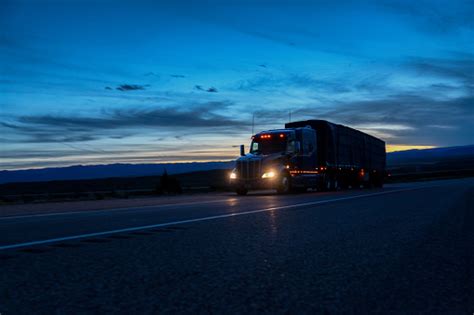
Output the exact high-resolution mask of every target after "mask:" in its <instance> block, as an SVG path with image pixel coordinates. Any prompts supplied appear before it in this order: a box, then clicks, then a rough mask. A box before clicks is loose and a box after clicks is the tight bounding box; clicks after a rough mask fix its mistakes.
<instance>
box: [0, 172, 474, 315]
mask: <svg viewBox="0 0 474 315" xmlns="http://www.w3.org/2000/svg"><path fill="white" fill-rule="evenodd" d="M365 194H370V196H369V195H365ZM355 196H358V197H357V198H350V199H349V198H347V199H344V198H345V197H355ZM359 196H360V197H359ZM216 198H217V197H216ZM219 198H221V199H222V202H221V201H216V202H214V203H212V202H210V203H206V204H199V201H196V202H197V203H196V204H192V203H191V204H188V205H181V206H166V207H161V208H158V207H157V208H153V207H151V208H146V209H128V210H123V211H109V210H105V211H103V212H89V213H87V214H80V213H79V214H71V215H58V216H38V217H23V218H22V217H20V218H16V219H15V218H10V219H5V220H0V248H1V246H3V247H4V248H5V246H10V245H12V244H24V243H26V242H35V241H38V240H48V239H49V240H54V239H58V238H61V237H65V236H74V235H76V236H77V235H81V233H89V234H90V233H97V232H100V231H113V230H118V229H123V228H130V227H133V226H142V225H146V224H148V225H150V224H162V223H165V225H163V226H157V227H156V228H152V229H148V230H134V231H128V232H121V233H119V232H117V233H111V234H105V235H101V236H96V237H85V238H78V239H71V240H66V241H52V242H50V243H45V244H36V245H35V244H33V245H29V246H19V247H17V248H13V249H2V250H0V313H1V314H2V315H7V314H18V313H43V314H55V313H57V314H74V313H103V312H107V313H160V314H161V313H215V314H219V313H232V314H233V313H272V314H273V313H290V314H295V313H296V314H302V313H303V314H304V313H311V314H313V313H329V314H332V313H427V314H428V313H429V314H472V313H473V312H474V180H473V179H464V180H452V181H442V182H429V183H423V184H407V185H401V186H399V187H388V188H386V189H384V190H382V191H380V190H374V191H362V190H361V191H355V192H338V193H331V194H314V193H309V194H302V195H292V196H267V195H255V196H248V197H244V198H235V197H234V196H222V195H221V196H219ZM324 200H325V201H327V202H325V203H314V204H311V205H306V206H294V207H293V206H292V205H295V204H299V203H311V202H318V201H324ZM270 207H276V208H274V209H272V208H270ZM256 209H262V210H265V211H261V212H254V213H248V214H244V215H238V216H227V215H228V214H232V213H242V212H245V211H251V210H256ZM216 215H218V216H221V217H217V218H215V219H208V220H203V221H195V222H188V223H181V224H170V225H166V223H167V222H175V221H183V220H186V219H189V218H191V219H199V218H208V217H210V216H216Z"/></svg>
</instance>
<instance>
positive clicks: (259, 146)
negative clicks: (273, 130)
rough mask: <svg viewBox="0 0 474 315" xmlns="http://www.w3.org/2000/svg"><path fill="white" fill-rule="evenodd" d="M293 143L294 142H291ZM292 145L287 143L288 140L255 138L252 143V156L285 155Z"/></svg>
mask: <svg viewBox="0 0 474 315" xmlns="http://www.w3.org/2000/svg"><path fill="white" fill-rule="evenodd" d="M290 142H293V141H290ZM290 147H291V146H290V145H289V143H288V141H287V138H286V137H284V138H280V137H278V138H277V137H274V138H266V139H262V138H255V139H254V140H253V141H252V145H251V147H250V153H252V154H263V155H267V154H272V153H278V152H281V153H285V152H287V151H288V149H290Z"/></svg>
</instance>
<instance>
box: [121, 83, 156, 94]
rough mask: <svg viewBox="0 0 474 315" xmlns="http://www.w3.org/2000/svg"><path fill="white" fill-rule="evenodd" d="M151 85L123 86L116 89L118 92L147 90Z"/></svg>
mask: <svg viewBox="0 0 474 315" xmlns="http://www.w3.org/2000/svg"><path fill="white" fill-rule="evenodd" d="M149 86H150V85H148V84H145V85H139V84H121V85H119V86H117V87H116V89H117V90H119V91H123V92H125V91H135V90H145V89H146V88H147V87H149Z"/></svg>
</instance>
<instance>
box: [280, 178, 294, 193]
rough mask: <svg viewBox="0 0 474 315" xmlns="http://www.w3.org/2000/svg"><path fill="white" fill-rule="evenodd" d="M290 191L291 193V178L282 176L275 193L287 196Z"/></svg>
mask: <svg viewBox="0 0 474 315" xmlns="http://www.w3.org/2000/svg"><path fill="white" fill-rule="evenodd" d="M290 191H291V178H290V176H288V175H284V176H283V177H282V178H281V180H280V184H279V186H278V188H277V193H279V194H287V193H289V192H290Z"/></svg>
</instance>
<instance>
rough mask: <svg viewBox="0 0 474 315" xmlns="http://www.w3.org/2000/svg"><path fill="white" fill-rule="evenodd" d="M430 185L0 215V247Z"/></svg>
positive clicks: (197, 198)
mask: <svg viewBox="0 0 474 315" xmlns="http://www.w3.org/2000/svg"><path fill="white" fill-rule="evenodd" d="M442 184H446V182H444V183H442ZM433 185H434V186H436V185H440V183H435V184H432V183H421V184H420V183H418V184H409V185H406V184H405V185H400V184H399V185H388V187H386V188H385V189H372V190H362V189H357V190H352V191H341V192H326V193H318V192H309V193H304V194H297V195H286V196H279V195H276V194H275V193H273V192H254V193H253V194H252V195H251V196H247V197H238V196H235V195H234V194H233V193H228V194H216V196H215V200H209V198H210V197H209V196H206V198H205V199H203V200H200V196H194V197H191V198H190V197H186V198H185V200H183V202H179V199H178V201H177V200H172V202H170V200H169V199H165V201H164V202H161V200H160V199H157V200H156V204H155V205H147V206H142V207H139V206H138V207H126V208H115V209H114V208H112V209H103V210H96V211H94V210H92V211H91V210H89V209H87V210H82V211H67V212H56V213H49V212H46V213H40V214H34V213H31V214H29V215H19V216H5V217H0V250H5V249H10V248H20V247H26V246H31V245H37V244H45V243H51V242H57V241H63V240H68V239H76V238H84V237H95V236H100V235H108V234H113V233H118V232H125V231H132V230H142V229H146V228H157V227H165V226H171V225H176V224H183V223H188V222H189V221H201V220H209V219H221V218H222V219H224V218H226V216H228V215H242V214H244V215H247V214H253V213H255V212H260V211H263V212H265V211H271V210H285V209H291V208H297V207H301V206H308V205H311V206H316V205H320V204H324V203H328V202H338V201H345V200H351V199H356V198H369V197H370V196H379V195H384V194H390V193H397V192H402V191H407V190H413V189H415V190H416V189H422V188H423V187H431V186H433ZM64 206H66V207H67V206H68V205H67V204H64Z"/></svg>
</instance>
